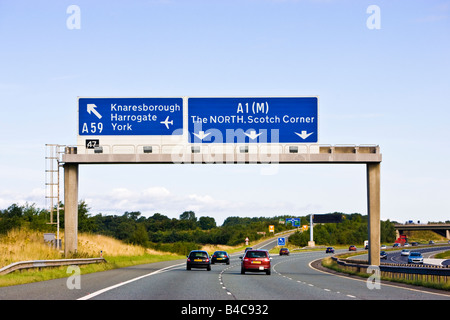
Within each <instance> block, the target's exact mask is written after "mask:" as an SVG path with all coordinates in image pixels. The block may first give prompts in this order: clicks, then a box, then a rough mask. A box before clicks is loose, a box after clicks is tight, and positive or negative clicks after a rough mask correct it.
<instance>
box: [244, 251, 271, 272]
mask: <svg viewBox="0 0 450 320" xmlns="http://www.w3.org/2000/svg"><path fill="white" fill-rule="evenodd" d="M241 259H242V262H241V274H245V272H246V271H251V272H265V273H266V274H267V275H270V260H271V259H272V258H270V256H269V252H267V251H266V250H248V251H247V252H246V253H245V255H244V257H241Z"/></svg>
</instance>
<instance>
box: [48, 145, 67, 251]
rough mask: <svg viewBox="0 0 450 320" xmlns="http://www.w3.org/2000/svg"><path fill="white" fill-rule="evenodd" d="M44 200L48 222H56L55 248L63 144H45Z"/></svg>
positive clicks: (57, 240) (57, 238)
mask: <svg viewBox="0 0 450 320" xmlns="http://www.w3.org/2000/svg"><path fill="white" fill-rule="evenodd" d="M45 147H46V148H45V200H46V207H47V208H49V212H50V222H48V224H56V248H57V249H61V248H59V242H60V241H59V239H60V237H59V210H60V190H61V188H60V182H61V181H60V180H61V179H60V173H59V169H60V168H61V166H62V165H61V163H62V161H61V158H62V154H63V153H64V147H65V146H63V145H59V144H46V145H45ZM55 211H56V222H53V216H54V213H55Z"/></svg>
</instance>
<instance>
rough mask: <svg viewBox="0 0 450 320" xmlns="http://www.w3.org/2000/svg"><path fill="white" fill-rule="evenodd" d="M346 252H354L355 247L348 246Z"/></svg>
mask: <svg viewBox="0 0 450 320" xmlns="http://www.w3.org/2000/svg"><path fill="white" fill-rule="evenodd" d="M348 251H356V247H355V246H350V247H348Z"/></svg>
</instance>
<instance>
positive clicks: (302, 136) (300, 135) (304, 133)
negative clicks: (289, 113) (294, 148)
mask: <svg viewBox="0 0 450 320" xmlns="http://www.w3.org/2000/svg"><path fill="white" fill-rule="evenodd" d="M313 133H314V132H311V133H307V132H306V131H302V133H297V132H295V134H296V135H298V136H299V137H300V138H302V139H306V138H308V137H309V136H310V135H312V134H313Z"/></svg>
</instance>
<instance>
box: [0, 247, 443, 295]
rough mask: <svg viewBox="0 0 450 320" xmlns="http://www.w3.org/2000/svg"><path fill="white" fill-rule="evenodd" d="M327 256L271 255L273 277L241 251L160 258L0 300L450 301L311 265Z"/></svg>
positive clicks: (27, 288) (7, 291)
mask: <svg viewBox="0 0 450 320" xmlns="http://www.w3.org/2000/svg"><path fill="white" fill-rule="evenodd" d="M325 256H326V254H325V252H324V251H321V252H318V251H316V252H301V253H291V254H290V255H289V256H278V255H272V258H273V259H272V274H271V275H266V274H265V273H250V272H249V273H246V274H245V275H241V274H240V259H239V258H238V257H239V255H233V256H232V260H231V264H230V265H225V264H214V265H212V270H211V271H207V270H206V269H192V270H190V271H187V270H186V263H185V261H184V260H178V261H172V262H160V263H153V264H147V265H139V266H134V267H128V268H122V269H116V270H110V271H105V272H99V273H94V274H86V275H81V276H80V277H79V278H78V279H79V282H73V281H72V282H70V281H71V279H70V278H68V279H56V280H50V281H44V282H38V283H31V284H26V285H18V286H12V287H5V288H0V300H6V299H13V300H15V299H16V300H184V301H187V300H190V301H207V300H224V301H236V300H237V301H239V300H450V294H449V293H448V292H442V291H433V290H427V289H422V288H420V287H404V286H396V285H392V284H385V283H384V282H383V283H381V286H380V288H379V289H376V288H373V286H372V288H370V286H368V283H367V281H366V280H364V279H357V278H356V279H355V278H352V277H348V276H339V275H335V274H331V273H328V272H323V271H321V270H317V269H315V268H313V267H312V266H311V264H312V262H313V261H315V260H317V259H320V258H323V257H325ZM72 280H73V279H72ZM74 283H78V284H79V288H77V287H74V285H73V284H74ZM71 284H72V285H71ZM70 287H72V288H70Z"/></svg>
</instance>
